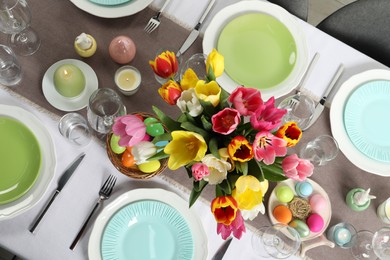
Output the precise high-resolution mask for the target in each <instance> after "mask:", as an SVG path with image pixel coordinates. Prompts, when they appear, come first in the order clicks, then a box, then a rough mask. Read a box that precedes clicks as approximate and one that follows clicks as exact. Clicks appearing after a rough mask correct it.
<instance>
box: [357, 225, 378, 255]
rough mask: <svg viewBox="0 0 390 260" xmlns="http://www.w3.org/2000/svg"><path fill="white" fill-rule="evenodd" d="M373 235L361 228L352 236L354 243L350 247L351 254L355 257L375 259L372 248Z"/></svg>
mask: <svg viewBox="0 0 390 260" xmlns="http://www.w3.org/2000/svg"><path fill="white" fill-rule="evenodd" d="M373 237H374V234H373V233H372V232H371V231H368V230H361V231H359V232H357V233H356V234H355V235H354V236H353V237H352V240H354V244H353V246H352V247H351V254H352V256H353V257H354V258H355V259H367V260H375V259H377V256H376V255H375V253H374V250H373V248H372V238H373Z"/></svg>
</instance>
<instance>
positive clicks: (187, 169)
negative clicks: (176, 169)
mask: <svg viewBox="0 0 390 260" xmlns="http://www.w3.org/2000/svg"><path fill="white" fill-rule="evenodd" d="M184 169H186V171H187V174H188V177H189V178H192V169H191V166H185V167H184Z"/></svg>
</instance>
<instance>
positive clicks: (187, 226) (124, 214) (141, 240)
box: [88, 189, 207, 260]
mask: <svg viewBox="0 0 390 260" xmlns="http://www.w3.org/2000/svg"><path fill="white" fill-rule="evenodd" d="M88 255H89V258H90V259H95V260H100V259H103V260H107V259H145V260H148V259H160V260H165V259H166V260H168V259H177V260H201V259H206V257H207V237H206V234H205V231H204V229H203V226H202V223H201V222H200V220H199V218H198V217H197V216H196V215H195V214H194V213H193V211H192V210H190V209H189V208H188V203H187V202H186V201H185V200H183V199H182V198H181V197H179V196H178V195H176V194H175V193H172V192H168V191H165V190H162V189H136V190H132V191H129V192H127V193H124V194H122V195H121V196H120V197H118V198H117V199H116V200H114V201H113V202H112V203H110V204H109V205H108V206H107V207H105V208H104V209H103V211H102V212H101V214H100V215H99V216H98V218H97V219H96V222H95V225H94V227H93V230H92V233H91V236H90V240H89V246H88Z"/></svg>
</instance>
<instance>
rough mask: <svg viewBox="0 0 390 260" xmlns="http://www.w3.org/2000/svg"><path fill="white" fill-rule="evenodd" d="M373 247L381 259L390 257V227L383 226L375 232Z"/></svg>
mask: <svg viewBox="0 0 390 260" xmlns="http://www.w3.org/2000/svg"><path fill="white" fill-rule="evenodd" d="M372 248H373V249H374V253H375V254H376V255H377V257H379V259H390V227H383V228H381V229H379V230H378V231H376V232H375V234H374V236H373V238H372Z"/></svg>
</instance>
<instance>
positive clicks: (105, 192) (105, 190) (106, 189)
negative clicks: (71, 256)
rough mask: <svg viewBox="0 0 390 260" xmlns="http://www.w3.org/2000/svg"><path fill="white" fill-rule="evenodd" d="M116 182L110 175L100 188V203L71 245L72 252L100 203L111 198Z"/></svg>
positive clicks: (97, 203) (96, 206)
mask: <svg viewBox="0 0 390 260" xmlns="http://www.w3.org/2000/svg"><path fill="white" fill-rule="evenodd" d="M115 182H116V177H115V176H114V175H112V174H110V176H108V178H107V180H106V181H105V182H104V184H103V186H102V187H101V188H100V191H99V199H98V201H97V202H96V204H95V206H94V207H93V209H92V211H91V213H89V216H88V218H87V219H86V220H85V221H84V224H83V226H82V227H81V229H80V231H79V233H78V234H77V236H76V237H75V239H74V240H73V242H72V244H71V245H70V247H69V248H70V249H71V250H73V249H74V248H75V247H76V245H77V243H78V242H79V240H80V238H81V236H82V235H83V233H84V231H85V229H86V228H87V225H88V222H89V221H90V220H91V218H92V216H93V214H94V213H95V211H96V209H97V208H98V207H99V205H100V203H101V202H102V201H103V200H106V199H108V198H110V195H111V192H112V190H113V188H114V185H115Z"/></svg>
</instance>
